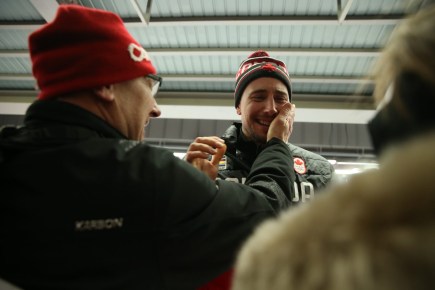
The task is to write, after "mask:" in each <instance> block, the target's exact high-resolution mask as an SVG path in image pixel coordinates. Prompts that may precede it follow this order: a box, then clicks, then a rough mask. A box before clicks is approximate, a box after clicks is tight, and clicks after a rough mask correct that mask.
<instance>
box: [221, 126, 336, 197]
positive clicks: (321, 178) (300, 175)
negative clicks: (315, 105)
mask: <svg viewBox="0 0 435 290" xmlns="http://www.w3.org/2000/svg"><path fill="white" fill-rule="evenodd" d="M241 125H242V124H241V123H234V124H233V125H231V126H230V127H229V128H228V129H227V130H226V131H225V133H224V134H223V136H222V138H223V139H224V140H225V143H226V144H227V154H226V165H225V162H223V165H222V168H221V170H220V171H219V177H220V178H221V179H226V180H233V181H237V182H241V183H243V182H244V181H245V180H246V177H247V176H248V174H249V170H250V169H251V166H252V164H253V162H254V161H255V159H256V157H257V156H258V154H259V153H260V152H261V151H262V150H263V147H260V146H257V145H256V144H254V143H253V142H250V141H247V140H245V137H244V135H243V133H242V132H241ZM287 145H288V147H289V148H290V150H291V152H292V156H293V160H292V162H291V164H292V169H293V171H294V174H295V182H294V190H293V193H292V199H291V201H292V203H299V202H305V201H307V200H309V199H312V198H313V197H314V195H315V194H316V193H317V192H318V191H320V190H321V189H323V188H324V187H325V186H326V185H327V184H328V183H329V182H330V181H331V179H332V177H333V174H334V168H333V166H332V165H331V164H330V163H329V162H328V160H326V159H325V158H324V157H322V156H320V155H318V154H315V153H313V152H310V151H308V150H305V149H303V148H301V147H298V146H296V145H293V144H291V143H287Z"/></svg>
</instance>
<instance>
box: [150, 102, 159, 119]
mask: <svg viewBox="0 0 435 290" xmlns="http://www.w3.org/2000/svg"><path fill="white" fill-rule="evenodd" d="M161 114H162V111H160V108H159V106H158V105H157V103H156V102H155V103H154V106H153V109H152V111H151V113H150V116H151V117H152V118H157V117H160V115H161Z"/></svg>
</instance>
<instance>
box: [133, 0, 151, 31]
mask: <svg viewBox="0 0 435 290" xmlns="http://www.w3.org/2000/svg"><path fill="white" fill-rule="evenodd" d="M152 2H153V1H152V0H148V1H147V6H146V9H145V12H144V11H143V10H142V8H141V7H140V5H139V3H138V1H137V0H130V3H131V5H132V6H133V8H134V10H135V11H136V13H137V16H138V17H139V19H140V21H141V22H142V24H145V25H148V23H149V22H150V17H151V5H152Z"/></svg>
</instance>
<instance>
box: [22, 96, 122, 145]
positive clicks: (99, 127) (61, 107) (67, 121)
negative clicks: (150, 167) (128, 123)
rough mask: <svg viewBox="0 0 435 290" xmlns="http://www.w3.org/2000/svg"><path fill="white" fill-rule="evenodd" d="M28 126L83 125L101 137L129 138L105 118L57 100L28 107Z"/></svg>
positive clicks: (26, 120) (25, 121)
mask: <svg viewBox="0 0 435 290" xmlns="http://www.w3.org/2000/svg"><path fill="white" fill-rule="evenodd" d="M24 124H25V126H26V127H29V128H32V127H33V128H34V127H41V126H54V125H61V126H68V127H81V128H82V129H87V130H88V131H89V132H93V133H94V134H95V133H96V134H97V135H98V136H100V137H106V138H122V139H127V137H126V136H124V135H123V134H121V133H120V132H119V131H118V130H116V129H115V128H113V127H112V126H111V125H109V124H108V123H107V122H105V121H104V120H103V119H101V118H99V117H98V116H96V115H94V114H92V113H91V112H89V111H87V110H85V109H82V108H80V107H78V106H76V105H73V104H70V103H66V102H62V101H56V100H49V101H35V102H34V103H33V104H32V105H30V107H29V108H28V109H27V112H26V116H25V118H24Z"/></svg>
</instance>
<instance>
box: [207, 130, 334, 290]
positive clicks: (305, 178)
mask: <svg viewBox="0 0 435 290" xmlns="http://www.w3.org/2000/svg"><path fill="white" fill-rule="evenodd" d="M241 127H242V124H241V123H240V122H236V123H234V124H233V125H231V126H230V127H229V128H228V129H227V130H226V131H225V133H224V134H223V136H222V138H223V139H224V140H225V144H226V145H227V152H226V154H225V157H224V160H223V161H221V165H220V166H221V168H220V170H219V178H220V179H224V180H231V181H234V182H238V183H244V182H245V181H246V177H247V176H248V174H249V171H250V170H251V168H252V164H253V162H254V161H255V159H256V157H257V156H258V154H260V153H261V152H262V150H263V149H264V148H263V147H260V146H257V145H255V144H254V143H253V142H250V141H247V140H245V138H244V135H243V133H242V131H241V130H242V129H241ZM287 145H288V147H289V148H290V150H291V152H292V155H293V157H292V158H293V160H292V161H291V166H292V168H291V170H292V171H293V175H294V177H293V179H294V183H293V191H292V192H291V204H299V203H301V202H305V201H307V200H310V199H313V198H314V195H315V193H317V192H318V191H320V190H322V189H323V188H324V187H325V186H326V185H327V184H328V183H329V182H330V181H331V179H332V177H333V173H334V168H333V167H332V165H331V164H330V163H329V162H328V160H326V159H325V158H324V157H322V156H320V155H318V154H315V153H312V152H310V151H307V150H305V149H303V148H301V147H298V146H295V145H293V144H291V143H287ZM232 276H233V270H228V271H226V272H224V273H223V274H221V275H219V276H218V277H216V278H214V279H213V280H212V281H210V282H208V283H207V284H205V285H203V286H202V287H200V288H198V290H217V289H219V290H227V289H230V288H231V280H232Z"/></svg>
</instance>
